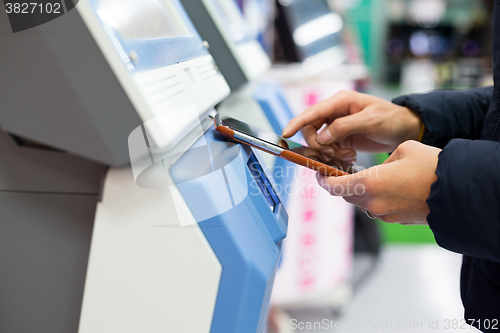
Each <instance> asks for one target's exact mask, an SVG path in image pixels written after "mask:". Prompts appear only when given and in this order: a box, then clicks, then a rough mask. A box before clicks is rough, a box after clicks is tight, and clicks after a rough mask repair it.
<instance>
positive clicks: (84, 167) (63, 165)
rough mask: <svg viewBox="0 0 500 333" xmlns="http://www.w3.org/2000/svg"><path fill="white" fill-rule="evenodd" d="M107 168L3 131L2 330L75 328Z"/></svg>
mask: <svg viewBox="0 0 500 333" xmlns="http://www.w3.org/2000/svg"><path fill="white" fill-rule="evenodd" d="M105 173H106V167H105V166H103V165H100V164H97V163H94V162H91V161H88V160H85V159H82V158H79V157H76V156H74V155H70V154H66V153H63V152H58V151H52V150H48V149H40V148H30V147H28V146H19V145H18V144H17V143H16V142H15V140H13V138H12V137H11V136H9V135H8V134H6V133H5V132H3V131H1V130H0V332H2V333H19V332H37V333H45V332H46V333H68V332H77V331H78V322H79V317H80V308H81V304H82V297H83V288H84V283H85V273H86V269H87V261H88V255H89V248H90V240H91V236H92V227H93V221H94V214H95V209H96V204H97V202H98V200H99V193H100V187H101V183H102V181H103V179H104V176H105Z"/></svg>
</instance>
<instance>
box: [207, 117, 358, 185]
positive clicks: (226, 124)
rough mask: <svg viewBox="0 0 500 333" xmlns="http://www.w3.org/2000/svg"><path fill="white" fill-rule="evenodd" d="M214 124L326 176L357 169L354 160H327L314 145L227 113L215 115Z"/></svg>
mask: <svg viewBox="0 0 500 333" xmlns="http://www.w3.org/2000/svg"><path fill="white" fill-rule="evenodd" d="M214 125H215V129H216V131H217V132H219V133H220V134H222V135H223V136H225V137H227V138H230V139H233V140H236V141H239V142H241V143H243V144H246V145H249V146H252V147H254V148H257V149H260V150H262V151H264V152H266V153H269V154H272V155H275V156H278V157H281V158H283V159H285V160H288V161H290V162H293V163H296V164H299V165H302V166H304V167H306V168H309V169H312V170H315V171H318V172H320V173H322V174H324V175H326V176H345V175H348V174H352V173H354V172H356V170H355V166H354V165H353V164H351V163H347V162H345V161H342V160H340V159H337V158H334V157H332V158H331V159H329V160H326V159H325V157H324V156H322V154H320V152H319V151H317V150H315V149H312V148H309V147H306V146H303V145H301V144H298V143H296V142H293V141H291V140H288V139H285V138H283V137H281V136H279V135H276V134H272V133H269V132H266V131H264V130H261V129H260V128H257V127H255V126H252V125H249V124H247V123H244V122H242V121H239V120H236V119H234V118H231V117H228V116H224V115H220V114H217V115H215V117H214Z"/></svg>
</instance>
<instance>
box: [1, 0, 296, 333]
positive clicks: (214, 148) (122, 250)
mask: <svg viewBox="0 0 500 333" xmlns="http://www.w3.org/2000/svg"><path fill="white" fill-rule="evenodd" d="M0 24H1V26H2V27H5V26H6V24H8V21H7V17H6V15H5V14H0ZM0 38H1V39H2V42H5V43H0V44H2V45H4V46H5V49H2V52H1V55H0V58H1V60H2V71H4V69H5V73H9V74H12V75H11V80H10V81H9V82H2V83H1V88H2V89H0V90H1V93H0V94H1V97H2V100H3V101H5V109H4V110H3V111H2V112H1V113H0V124H1V126H2V129H3V130H5V131H6V132H7V133H8V134H10V135H11V136H12V137H14V138H15V139H16V140H18V141H19V142H20V144H21V143H22V144H27V143H30V148H29V149H33V152H35V153H34V154H27V152H31V150H30V151H28V150H23V153H26V154H24V155H33V156H29V158H24V159H20V158H17V157H18V156H17V155H22V154H17V155H16V158H17V159H16V160H15V161H16V163H17V164H16V165H15V166H14V168H12V167H11V166H10V165H9V166H8V167H7V168H6V167H5V166H4V164H5V163H3V162H1V161H4V160H5V159H0V185H1V186H0V192H3V191H4V187H6V188H8V191H12V189H13V188H14V189H15V190H16V191H17V189H18V188H22V189H23V191H24V190H26V191H30V185H29V184H28V185H27V184H25V182H24V180H23V179H24V178H23V177H19V176H18V175H16V177H17V178H12V179H9V178H7V177H10V175H11V174H12V173H15V172H16V170H15V167H16V166H17V169H18V170H19V169H20V170H24V169H23V168H20V167H21V166H22V165H21V164H22V163H24V164H27V165H28V166H29V167H30V168H31V169H33V170H35V171H34V172H33V174H36V175H38V178H40V175H42V178H43V177H46V176H50V177H52V178H51V179H53V180H57V181H58V182H59V183H62V182H61V181H62V180H68V181H66V184H63V185H61V184H59V183H57V184H56V185H57V186H54V185H52V187H51V186H49V185H47V184H49V183H50V180H45V181H42V182H39V183H36V184H35V186H38V188H36V189H35V192H33V194H32V195H34V196H35V197H36V196H38V195H40V197H43V198H45V197H46V196H50V197H51V198H61V199H57V200H56V204H51V203H52V202H53V200H52V201H50V204H45V203H44V201H40V200H33V199H32V198H31V196H30V197H27V199H26V200H25V199H22V198H21V199H19V198H18V197H17V196H16V198H15V199H16V200H17V201H19V200H21V204H20V205H21V207H24V208H25V209H24V211H23V212H18V211H14V210H13V209H16V208H15V207H19V205H17V201H16V205H11V206H12V207H13V208H11V210H9V209H7V210H4V211H3V212H2V216H7V217H8V218H9V219H10V217H11V216H14V219H13V220H12V222H13V223H2V225H1V228H2V237H6V239H8V238H9V237H10V238H11V239H17V240H19V242H16V244H15V246H16V248H15V249H13V247H14V245H13V243H12V242H3V246H4V247H6V248H5V251H2V252H3V253H11V254H15V255H14V256H9V257H8V260H2V271H4V272H10V273H9V274H14V275H15V277H11V276H10V275H8V274H7V273H5V274H4V275H3V281H5V283H3V284H2V285H3V288H5V291H8V293H6V294H5V295H6V297H5V298H4V299H3V300H2V303H1V304H0V313H2V317H4V315H5V318H8V320H5V321H4V320H2V321H1V322H0V328H1V330H2V332H9V333H10V332H11V331H12V330H11V329H12V328H15V329H16V330H17V331H19V330H22V331H34V330H36V329H35V328H34V327H36V326H37V323H39V322H40V320H41V318H43V322H44V323H46V328H47V329H48V330H49V331H50V332H52V333H54V332H68V331H76V330H77V329H78V330H79V331H80V332H106V333H107V332H137V331H175V332H221V331H231V332H259V333H260V332H261V331H262V330H263V327H264V325H265V318H266V314H267V306H268V304H269V299H270V294H271V288H272V283H273V279H274V274H275V269H276V266H277V262H278V258H279V253H280V249H281V240H282V239H283V238H284V237H285V235H286V220H287V217H286V212H285V210H284V208H283V207H282V205H281V203H280V200H279V198H278V197H277V196H276V194H275V193H274V191H273V188H272V185H271V184H270V183H269V181H268V180H267V177H266V175H265V174H264V173H263V172H260V171H259V163H258V160H257V159H256V157H255V156H254V154H253V151H252V150H251V149H250V148H248V147H240V146H239V145H237V144H234V143H232V142H228V141H227V140H225V139H223V138H221V137H220V136H218V135H217V134H216V133H215V132H214V130H213V128H212V123H211V120H210V119H209V118H208V114H209V113H210V109H211V108H212V107H213V106H214V105H215V104H216V103H218V102H219V101H220V100H222V99H223V98H224V96H227V94H228V93H229V87H228V85H227V84H226V82H225V80H224V78H223V77H222V75H221V74H220V72H219V70H218V69H217V67H216V66H215V64H214V62H213V59H212V57H211V56H210V54H209V53H208V51H207V49H206V45H205V44H204V43H203V41H202V40H201V38H199V36H198V35H197V33H196V31H195V30H194V28H193V26H192V24H191V22H190V21H189V19H188V17H187V15H186V14H185V13H184V11H183V9H182V6H181V5H180V3H179V2H178V1H177V0H164V1H159V0H149V1H142V2H140V3H139V2H136V1H131V0H126V1H115V0H82V1H80V2H79V3H78V5H77V6H76V7H75V9H74V10H72V11H70V12H68V13H67V14H65V15H63V16H61V17H60V18H58V19H56V20H53V21H51V22H48V23H47V24H45V25H43V26H40V27H37V28H34V29H33V30H32V31H29V32H26V33H20V34H17V35H10V34H2V36H1V37H0ZM34 50H36V52H34ZM4 51H5V52H4ZM35 60H36V61H35ZM47 73H50V75H51V79H52V82H51V83H52V84H51V85H48V84H46V82H47V81H46V79H47V77H48V76H47ZM19 87H23V89H22V90H21V89H19ZM33 96H36V98H33ZM188 114H189V116H188ZM3 134H5V133H2V140H3V137H4V136H5V138H6V139H8V138H9V135H7V134H6V135H3ZM134 134H142V136H141V135H137V136H134ZM136 139H138V140H136ZM31 142H34V143H36V144H31ZM9 144H10V143H9ZM3 148H4V147H3V145H2V151H1V153H2V156H6V155H5V152H6V151H7V154H9V153H11V151H12V149H14V150H16V149H18V147H15V144H10V146H9V147H8V149H3ZM39 148H43V150H38V149H39ZM48 148H49V149H50V148H56V149H60V150H63V151H52V150H48ZM138 148H139V149H138ZM19 149H28V148H19ZM141 149H142V150H141ZM134 152H136V153H137V154H135V153H134ZM173 152H175V154H174V153H173ZM73 154H74V155H79V156H81V157H83V158H84V159H78V158H74V156H73ZM9 156H10V155H9ZM21 157H22V156H21ZM131 158H132V162H133V165H132V168H131V167H130V166H128V165H129V163H130V162H131ZM148 158H149V160H148ZM47 159H52V160H54V161H58V159H60V160H62V161H63V162H64V163H62V167H61V165H58V164H57V163H47ZM85 159H90V160H93V161H94V162H92V163H90V162H88V163H87V161H85ZM65 160H68V161H65ZM78 161H83V162H80V166H79V165H78ZM95 162H97V163H95ZM137 162H139V163H137ZM147 163H149V165H147ZM138 164H140V165H141V166H142V169H141V168H139V169H137V165H138ZM158 166H160V167H158ZM106 167H110V168H109V169H108V171H107V172H106V171H105V170H106ZM148 171H151V172H148ZM157 171H160V172H158V173H157ZM257 171H258V172H257ZM17 172H18V171H17ZM30 172H31V171H30ZM104 172H106V175H105V177H104V180H103V184H102V186H100V189H99V184H98V183H99V181H100V175H102V174H103V173H104ZM86 173H92V174H91V175H90V176H89V175H87V174H86ZM141 175H147V176H151V177H146V178H145V179H143V178H141ZM4 176H5V179H9V182H7V185H5V184H6V183H5V182H4V181H3V180H4ZM23 176H24V175H23ZM155 177H156V178H155ZM73 178H74V180H73ZM17 179H19V180H20V181H21V182H22V184H19V186H17V185H18V184H16V181H17ZM34 179H35V178H34ZM87 182H88V183H89V185H87V186H85V185H86V183H87ZM45 183H47V184H45ZM255 184H257V185H258V186H254V187H252V186H253V185H255ZM151 185H154V186H151ZM16 186H17V187H16ZM32 187H33V186H32ZM145 187H146V188H145ZM151 187H155V189H152V188H151ZM250 188H252V191H253V192H252V193H250V191H245V189H246V190H248V189H250ZM75 189H76V190H75ZM47 191H49V192H50V193H48V192H47ZM0 194H1V195H2V196H4V193H0ZM250 194H252V195H250ZM30 195H31V194H30ZM68 196H69V197H73V198H75V199H74V200H66V197H68ZM12 197H14V195H12ZM40 197H39V198H40ZM9 202H10V201H9ZM68 203H70V204H71V205H69V207H66V208H64V209H63V207H64V205H66V206H68ZM83 203H84V204H83ZM96 205H97V207H96ZM31 211H33V213H34V214H33V216H30V219H26V218H22V219H19V218H18V216H20V215H19V214H21V213H23V214H24V215H26V214H28V215H29V213H30V212H31ZM59 211H61V213H60V214H59ZM5 212H7V213H8V214H7V215H5ZM94 213H95V219H94V221H92V220H91V217H92V216H94ZM35 215H36V216H35ZM83 219H85V221H84V222H85V228H83V227H84V226H83V225H80V224H81V223H82V221H80V220H83ZM9 221H10V220H9ZM49 221H50V222H49ZM181 221H183V222H184V225H187V226H186V227H184V228H182V227H181V225H180V223H181ZM14 222H16V223H14ZM28 222H29V223H28ZM55 222H57V223H55ZM50 223H52V224H50ZM35 224H36V225H37V229H36V230H35V229H34V228H32V225H35ZM65 225H70V226H72V228H73V229H72V232H71V233H70V232H61V230H60V228H61V226H65ZM5 226H7V227H5ZM92 226H93V228H92ZM15 228H17V229H15ZM49 228H50V230H49ZM58 228H59V229H58ZM81 229H85V230H84V231H85V232H76V231H78V230H81ZM49 231H50V237H49V238H47V237H46V238H43V237H41V236H39V234H41V235H45V236H46V235H48V234H49ZM23 232H24V233H28V234H29V235H30V236H32V237H31V238H28V239H27V240H26V242H31V240H32V238H34V237H38V238H37V239H41V240H42V241H44V240H46V239H50V242H44V243H43V244H44V246H45V247H47V248H49V250H50V251H45V250H43V248H41V247H40V246H37V247H33V246H32V244H31V243H29V244H30V246H31V247H30V249H31V248H32V247H33V248H36V251H37V252H36V253H35V252H29V251H27V248H23V247H24V245H25V243H23V242H20V241H21V239H20V238H19V235H20V234H22V233H23ZM32 234H33V235H32ZM67 235H70V236H71V237H72V238H69V239H66V238H65V237H66V236H67ZM90 235H92V244H91V249H90V256H89V255H88V245H89V243H90ZM17 243H19V244H17ZM26 244H27V243H26ZM76 245H78V253H77V255H76V254H75V255H73V252H75V251H72V246H76ZM18 248H19V249H18ZM42 250H43V251H42ZM31 253H34V254H36V258H37V261H36V264H33V265H31V264H30V263H31V261H26V260H25V257H26V256H27V258H28V257H29V256H30V254H31ZM59 257H61V258H63V259H64V260H59V259H60V258H59ZM87 259H88V262H87ZM16 262H23V263H25V264H24V266H23V267H22V269H20V268H19V267H18V265H17V264H16ZM41 267H42V268H43V267H45V269H42V272H43V274H40V273H39V272H40V269H41ZM85 271H87V276H86V279H84V278H83V274H84V272H85ZM82 273H83V274H82ZM19 276H22V277H23V278H22V279H19ZM53 281H63V282H64V286H63V284H60V287H59V288H54V287H53ZM83 281H85V287H84V291H83V284H82V283H83ZM45 291H47V292H45ZM82 295H83V305H82V303H79V302H81V299H82ZM23 302H25V303H26V304H25V303H23ZM4 303H5V304H11V305H13V304H15V306H9V307H7V306H4ZM80 308H81V315H80ZM5 311H7V312H5ZM12 311H14V313H15V315H11V313H12ZM6 313H7V314H6ZM20 318H23V319H22V320H20Z"/></svg>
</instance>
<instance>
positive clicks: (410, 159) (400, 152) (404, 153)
mask: <svg viewBox="0 0 500 333" xmlns="http://www.w3.org/2000/svg"><path fill="white" fill-rule="evenodd" d="M440 151H441V149H438V148H434V147H430V146H426V145H424V144H421V143H418V142H416V141H406V142H404V143H402V144H401V145H399V146H398V148H397V149H396V150H395V151H394V152H393V153H392V154H391V156H389V158H388V159H387V161H385V162H384V163H383V164H381V165H378V166H375V167H373V168H370V169H366V170H364V171H361V172H359V173H355V174H352V175H349V176H342V177H326V176H323V175H322V174H320V173H317V174H316V177H317V178H318V183H319V184H320V185H321V186H322V187H323V188H324V189H326V190H327V191H328V192H330V194H331V195H335V196H343V197H344V199H345V200H346V201H347V202H350V203H352V204H353V205H356V206H358V207H360V208H361V209H362V210H365V211H368V212H370V213H371V215H374V217H376V218H378V219H380V220H383V221H385V222H390V223H400V224H427V215H428V214H429V206H428V205H427V202H426V200H427V197H428V196H429V194H430V190H431V185H432V184H433V183H434V182H435V181H436V179H437V176H436V174H435V171H436V167H437V162H438V155H439V153H440Z"/></svg>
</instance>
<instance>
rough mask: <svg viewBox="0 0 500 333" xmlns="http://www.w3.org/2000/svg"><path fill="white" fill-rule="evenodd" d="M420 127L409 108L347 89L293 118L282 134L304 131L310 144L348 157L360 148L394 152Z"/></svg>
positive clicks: (286, 136)
mask: <svg viewBox="0 0 500 333" xmlns="http://www.w3.org/2000/svg"><path fill="white" fill-rule="evenodd" d="M324 124H326V125H327V127H325V128H324V129H323V130H321V132H320V133H319V134H318V130H319V129H320V128H321V127H322V126H323V125H324ZM421 128H422V121H421V120H420V117H419V116H418V115H417V114H415V113H414V112H412V111H411V110H410V109H408V108H406V107H402V106H399V105H396V104H393V103H391V102H387V101H385V100H383V99H380V98H377V97H374V96H370V95H366V94H361V93H358V92H355V91H347V90H346V91H342V92H339V93H338V94H336V95H334V96H332V97H330V98H328V99H326V100H324V101H322V102H320V103H318V104H316V105H314V106H312V107H310V108H308V109H307V110H306V111H304V112H303V113H302V114H300V115H299V116H297V117H295V118H293V119H292V120H291V121H290V123H289V124H288V126H287V127H286V128H285V130H284V131H283V134H282V135H283V136H284V137H285V138H288V137H291V136H293V135H294V134H295V133H297V132H298V131H299V130H301V132H302V134H303V135H304V138H305V139H306V141H307V144H308V145H309V147H311V148H313V149H315V150H318V151H321V152H322V153H323V154H325V155H330V156H335V157H337V158H341V159H345V160H348V159H353V158H354V157H355V151H358V150H359V151H366V152H372V153H378V152H391V151H393V150H394V149H396V147H397V146H398V145H399V144H401V143H403V142H404V141H406V140H417V139H418V137H419V135H420V131H421ZM353 150H355V151H353Z"/></svg>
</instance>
